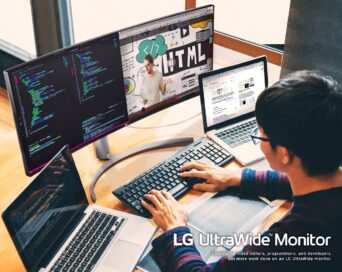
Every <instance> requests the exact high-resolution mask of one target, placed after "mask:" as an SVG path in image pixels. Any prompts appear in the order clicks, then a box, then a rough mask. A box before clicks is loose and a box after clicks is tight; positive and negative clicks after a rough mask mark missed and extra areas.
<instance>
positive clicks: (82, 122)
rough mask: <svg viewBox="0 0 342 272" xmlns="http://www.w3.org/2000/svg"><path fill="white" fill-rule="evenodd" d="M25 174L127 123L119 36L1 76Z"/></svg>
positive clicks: (44, 58) (50, 56)
mask: <svg viewBox="0 0 342 272" xmlns="http://www.w3.org/2000/svg"><path fill="white" fill-rule="evenodd" d="M5 77H6V79H7V89H8V91H9V94H10V98H11V102H12V107H13V109H14V114H15V118H14V119H15V122H16V127H17V133H18V137H19V142H20V146H21V151H22V154H23V159H24V165H25V171H26V174H28V175H32V174H34V173H36V172H37V171H38V170H40V169H41V168H42V167H43V166H44V165H45V164H46V163H47V162H48V161H49V160H50V159H51V158H52V157H53V156H54V155H55V154H56V153H57V151H58V150H59V149H61V147H63V146H64V145H66V144H68V145H69V146H70V148H71V150H72V151H74V150H77V149H79V148H81V147H83V146H84V145H86V144H88V143H90V142H93V141H94V140H96V139H98V138H100V137H102V136H104V135H107V134H108V133H110V132H112V131H114V130H116V129H118V128H120V127H122V126H123V125H125V124H126V123H127V108H126V99H125V92H124V85H123V76H122V65H121V56H120V46H119V37H118V33H111V34H109V35H106V36H102V37H99V38H96V39H93V40H90V41H87V42H84V43H81V44H77V45H74V46H71V47H68V48H65V49H61V50H58V51H56V52H53V53H50V54H48V55H45V56H42V57H39V58H37V59H35V60H33V61H30V62H26V63H25V64H23V65H20V66H17V67H14V68H12V69H9V70H8V71H6V72H5Z"/></svg>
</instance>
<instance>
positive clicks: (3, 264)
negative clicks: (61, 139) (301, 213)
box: [0, 97, 291, 271]
mask: <svg viewBox="0 0 342 272" xmlns="http://www.w3.org/2000/svg"><path fill="white" fill-rule="evenodd" d="M200 112H201V109H200V102H199V98H198V97H196V98H193V99H190V100H188V101H186V102H183V103H181V104H178V105H176V106H173V107H171V108H168V109H166V110H163V111H161V112H159V113H158V114H154V115H152V116H150V117H148V118H145V119H143V120H141V121H139V122H136V123H134V127H140V128H139V129H138V128H132V127H126V128H124V129H121V130H119V131H117V132H114V133H112V134H111V135H110V136H109V142H110V147H111V151H112V152H115V153H120V152H124V151H127V150H130V149H131V148H134V147H137V146H139V145H142V144H145V143H150V142H152V141H154V140H162V139H167V138H176V137H195V138H199V137H203V136H204V134H203V129H202V117H201V116H200V115H197V114H198V113H200ZM7 114H8V113H7ZM190 116H195V117H194V118H192V119H190V120H188V121H186V122H183V123H181V124H178V125H175V126H167V127H159V128H149V129H141V127H150V126H158V125H159V126H160V125H165V124H171V123H176V122H179V121H182V120H185V119H187V118H189V117H190ZM9 118H12V116H11V113H10V117H9ZM2 126H5V124H4V123H3V121H1V122H0V129H2ZM179 149H180V148H166V149H161V150H156V151H150V152H146V153H142V154H139V155H136V156H134V157H131V158H129V159H126V160H125V161H123V162H120V163H119V164H117V165H115V166H114V167H112V168H111V169H110V170H109V171H108V172H106V173H105V174H104V175H103V176H102V177H101V179H100V180H99V182H98V184H97V187H96V189H95V192H96V194H97V199H98V201H97V204H99V205H103V206H106V207H110V208H113V209H117V210H122V211H126V212H131V210H129V209H127V207H125V206H124V205H123V204H122V203H121V202H120V201H119V200H118V199H117V198H116V197H114V196H113V195H112V193H111V192H112V191H113V190H114V189H115V188H117V187H119V186H120V185H122V184H124V183H126V182H127V181H128V180H129V179H131V178H133V177H135V176H137V175H138V174H140V173H141V172H143V171H145V170H147V169H149V168H150V167H152V166H153V165H155V164H157V163H158V162H160V161H162V160H165V159H167V158H168V157H170V156H171V155H172V154H174V153H175V152H176V151H178V150H179ZM73 157H74V159H75V162H76V165H77V168H78V170H79V172H80V176H81V179H82V182H83V185H84V187H85V190H86V192H87V196H88V199H89V201H90V193H89V183H90V180H91V178H92V177H93V175H94V174H95V172H96V170H97V169H98V168H99V167H100V165H101V164H102V163H103V162H100V161H99V160H97V159H96V157H95V153H94V147H93V145H88V146H86V147H84V148H82V149H81V150H79V151H77V152H75V153H74V154H73ZM226 167H227V168H230V169H234V168H235V169H236V168H237V167H241V166H240V165H239V164H237V163H236V162H231V163H229V164H228V165H227V166H226ZM32 179H33V178H30V177H27V176H25V174H24V168H23V164H22V159H21V154H20V149H19V145H18V140H17V135H16V131H15V130H14V129H13V130H7V132H6V133H5V134H4V135H1V144H0V211H1V212H2V211H3V210H4V208H6V207H7V206H8V205H9V203H11V202H12V201H13V199H14V198H15V197H16V195H17V194H18V193H20V192H21V190H22V189H23V188H24V187H25V186H26V185H27V184H28V183H29V182H30V181H31V180H32ZM201 194H202V193H201V192H198V191H190V192H189V193H188V194H186V195H185V196H184V197H183V198H181V199H180V201H181V202H182V203H189V202H191V201H192V200H194V199H195V198H197V197H199V196H200V195H201ZM290 205H291V203H290V202H286V203H284V204H283V205H282V206H281V207H279V208H278V209H277V210H276V211H275V212H274V213H273V214H272V215H270V216H269V217H268V218H266V219H265V220H264V221H263V222H262V223H261V224H260V225H258V226H256V229H257V230H258V231H264V230H267V229H268V228H269V226H270V225H271V224H272V223H273V222H275V221H277V220H279V219H280V218H281V217H282V216H283V215H284V213H285V212H287V210H288V209H289V208H290ZM0 221H1V222H0V237H1V243H0V256H1V257H0V271H24V270H25V269H24V266H23V264H22V262H21V260H20V258H19V255H18V254H17V252H16V249H15V247H14V245H13V243H12V240H11V238H10V236H9V234H8V232H7V230H6V228H5V225H4V223H3V221H2V219H1V220H0Z"/></svg>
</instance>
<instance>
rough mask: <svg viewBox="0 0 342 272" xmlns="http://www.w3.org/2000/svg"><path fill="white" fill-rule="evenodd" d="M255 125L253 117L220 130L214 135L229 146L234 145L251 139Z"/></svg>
mask: <svg viewBox="0 0 342 272" xmlns="http://www.w3.org/2000/svg"><path fill="white" fill-rule="evenodd" d="M256 126H257V122H256V119H253V120H251V121H249V122H246V123H243V124H241V125H238V126H236V127H232V128H229V129H225V130H222V131H220V132H218V133H216V134H215V135H216V136H217V137H219V138H220V139H221V140H222V141H224V142H225V143H226V144H228V145H229V146H230V147H236V146H238V145H242V144H244V143H247V142H249V141H252V139H251V133H252V131H253V129H254V128H255V127H256Z"/></svg>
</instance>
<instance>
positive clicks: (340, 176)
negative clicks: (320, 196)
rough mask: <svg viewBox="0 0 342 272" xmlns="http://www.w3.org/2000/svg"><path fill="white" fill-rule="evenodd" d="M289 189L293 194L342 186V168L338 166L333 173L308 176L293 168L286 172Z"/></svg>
mask: <svg viewBox="0 0 342 272" xmlns="http://www.w3.org/2000/svg"><path fill="white" fill-rule="evenodd" d="M287 176H288V178H289V181H290V184H291V189H292V192H293V195H294V196H300V195H305V194H309V193H312V192H316V191H322V190H328V189H331V188H334V187H340V186H342V168H341V167H340V168H338V169H337V170H336V171H335V172H334V173H332V174H329V175H321V176H315V177H309V176H307V175H306V173H305V172H304V171H303V170H302V169H299V170H295V171H293V172H292V173H287Z"/></svg>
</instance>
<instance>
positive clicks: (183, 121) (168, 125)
mask: <svg viewBox="0 0 342 272" xmlns="http://www.w3.org/2000/svg"><path fill="white" fill-rule="evenodd" d="M201 114H202V112H199V113H196V114H195V115H193V116H191V117H189V118H187V119H185V120H182V121H179V122H177V123H171V124H166V125H161V126H155V127H136V126H132V125H128V126H127V127H129V128H134V129H154V128H163V127H171V126H175V125H179V124H182V123H185V122H187V121H189V120H191V119H193V118H195V117H197V116H198V115H201Z"/></svg>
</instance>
